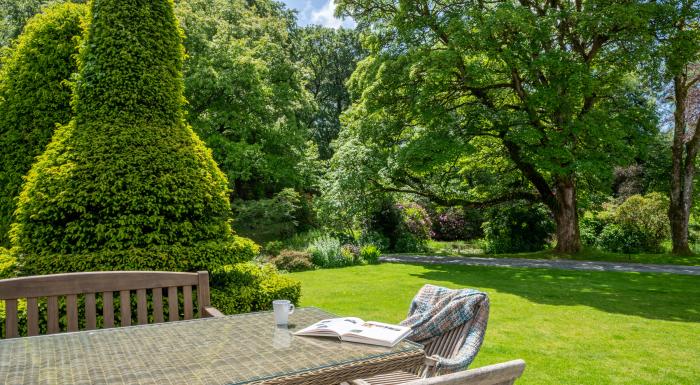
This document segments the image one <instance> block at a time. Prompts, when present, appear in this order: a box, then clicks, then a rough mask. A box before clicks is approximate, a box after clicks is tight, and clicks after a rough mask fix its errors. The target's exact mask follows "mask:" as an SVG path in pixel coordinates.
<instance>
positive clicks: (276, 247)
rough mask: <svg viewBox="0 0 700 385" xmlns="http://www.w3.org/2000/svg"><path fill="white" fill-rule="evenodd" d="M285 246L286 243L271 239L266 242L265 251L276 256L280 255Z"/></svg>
mask: <svg viewBox="0 0 700 385" xmlns="http://www.w3.org/2000/svg"><path fill="white" fill-rule="evenodd" d="M283 248H284V243H282V242H281V241H271V242H267V243H266V244H265V248H264V252H265V254H267V255H269V256H273V257H274V256H276V255H279V253H280V252H281V251H282V249H283Z"/></svg>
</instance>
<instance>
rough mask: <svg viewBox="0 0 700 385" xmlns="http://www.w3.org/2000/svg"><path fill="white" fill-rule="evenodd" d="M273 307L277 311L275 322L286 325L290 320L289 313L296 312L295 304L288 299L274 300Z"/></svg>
mask: <svg viewBox="0 0 700 385" xmlns="http://www.w3.org/2000/svg"><path fill="white" fill-rule="evenodd" d="M272 308H273V309H274V311H275V323H276V324H277V325H286V324H287V323H288V322H289V315H290V314H292V313H294V304H292V303H291V302H289V301H287V300H286V299H278V300H276V301H272Z"/></svg>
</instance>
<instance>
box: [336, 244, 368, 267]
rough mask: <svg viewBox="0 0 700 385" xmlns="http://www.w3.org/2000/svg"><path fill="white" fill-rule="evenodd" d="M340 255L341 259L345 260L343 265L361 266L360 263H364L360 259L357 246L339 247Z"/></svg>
mask: <svg viewBox="0 0 700 385" xmlns="http://www.w3.org/2000/svg"><path fill="white" fill-rule="evenodd" d="M340 255H341V256H342V257H343V259H344V260H345V264H346V265H348V266H351V265H361V264H362V263H364V261H363V260H362V258H361V257H360V248H359V246H356V245H353V244H350V243H346V244H344V245H343V246H341V248H340Z"/></svg>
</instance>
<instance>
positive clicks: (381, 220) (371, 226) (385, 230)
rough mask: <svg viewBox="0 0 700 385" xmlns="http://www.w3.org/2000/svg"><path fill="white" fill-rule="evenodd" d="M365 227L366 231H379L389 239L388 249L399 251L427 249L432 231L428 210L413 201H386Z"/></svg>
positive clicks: (372, 232)
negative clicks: (427, 242) (426, 242)
mask: <svg viewBox="0 0 700 385" xmlns="http://www.w3.org/2000/svg"><path fill="white" fill-rule="evenodd" d="M365 227H366V228H365V229H364V233H367V234H374V233H378V234H381V235H382V236H383V237H385V238H386V239H388V241H389V242H388V243H389V244H388V246H387V247H386V250H392V251H398V252H410V251H421V250H423V249H425V241H427V240H428V239H430V237H431V231H432V223H431V221H430V216H429V215H428V212H427V211H426V210H425V208H423V206H421V205H419V204H417V203H413V202H409V203H401V204H393V203H392V202H391V201H384V202H383V203H382V205H381V206H380V209H379V210H378V211H377V212H375V213H374V214H373V215H372V216H371V218H369V220H368V221H367V224H366V226H365ZM364 243H366V242H364ZM378 246H379V245H378ZM382 249H384V248H382Z"/></svg>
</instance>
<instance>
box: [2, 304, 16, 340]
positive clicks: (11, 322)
mask: <svg viewBox="0 0 700 385" xmlns="http://www.w3.org/2000/svg"><path fill="white" fill-rule="evenodd" d="M5 337H6V338H15V337H19V330H18V327H17V300H16V299H8V300H5Z"/></svg>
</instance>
